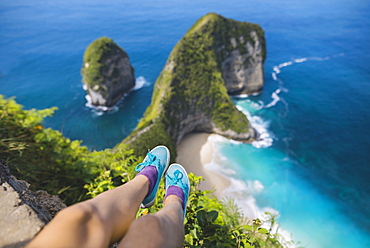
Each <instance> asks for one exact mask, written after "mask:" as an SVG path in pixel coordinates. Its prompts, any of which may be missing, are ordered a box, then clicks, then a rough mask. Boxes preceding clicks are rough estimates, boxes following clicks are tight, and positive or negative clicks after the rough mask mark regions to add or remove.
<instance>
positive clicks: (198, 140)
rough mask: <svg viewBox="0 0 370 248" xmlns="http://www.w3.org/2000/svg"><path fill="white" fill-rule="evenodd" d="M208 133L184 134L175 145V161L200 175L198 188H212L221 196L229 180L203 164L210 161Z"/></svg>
mask: <svg viewBox="0 0 370 248" xmlns="http://www.w3.org/2000/svg"><path fill="white" fill-rule="evenodd" d="M210 135H212V134H208V133H191V134H188V135H187V136H185V138H184V139H183V140H182V141H181V142H180V144H179V145H178V147H177V158H176V162H177V163H179V164H181V165H182V166H184V168H185V169H186V171H187V172H188V173H190V172H193V173H194V174H195V175H197V176H202V177H203V178H204V179H205V180H204V181H202V182H201V184H200V189H202V190H212V191H214V195H215V196H216V197H218V198H221V197H222V191H223V190H224V189H225V188H227V187H228V186H229V185H230V181H229V180H228V179H227V178H226V177H224V176H222V175H221V174H219V173H216V172H213V171H210V170H207V169H205V168H204V165H205V164H208V163H211V162H212V156H213V153H214V150H213V148H212V144H211V143H210V142H209V141H208V137H209V136H210Z"/></svg>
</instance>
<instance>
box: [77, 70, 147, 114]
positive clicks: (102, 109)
mask: <svg viewBox="0 0 370 248" xmlns="http://www.w3.org/2000/svg"><path fill="white" fill-rule="evenodd" d="M147 86H150V82H148V81H146V80H145V78H144V77H143V76H139V77H138V78H136V81H135V86H134V88H133V89H131V91H136V90H140V89H141V88H143V87H147ZM82 87H83V89H84V90H87V86H86V85H85V84H83V86H82ZM131 91H129V92H128V93H126V94H124V95H123V97H122V98H121V99H120V100H119V101H118V102H117V103H116V104H115V105H114V106H112V107H106V106H94V105H93V104H92V101H91V97H90V96H89V95H86V96H85V99H86V104H85V106H86V107H88V108H91V109H92V113H93V115H94V116H95V117H97V116H101V115H103V114H105V113H108V114H112V113H115V112H117V111H118V110H119V106H120V104H121V103H122V102H123V100H124V98H125V97H126V96H127V95H128V94H129V93H130V92H131Z"/></svg>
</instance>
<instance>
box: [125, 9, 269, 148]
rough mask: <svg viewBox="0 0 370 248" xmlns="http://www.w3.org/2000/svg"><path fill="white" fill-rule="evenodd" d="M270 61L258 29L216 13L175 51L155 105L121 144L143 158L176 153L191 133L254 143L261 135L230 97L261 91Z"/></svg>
mask: <svg viewBox="0 0 370 248" xmlns="http://www.w3.org/2000/svg"><path fill="white" fill-rule="evenodd" d="M265 56H266V47H265V38H264V32H263V30H262V28H261V27H260V26H259V25H257V24H251V23H246V22H238V21H234V20H231V19H226V18H224V17H222V16H220V15H217V14H214V13H210V14H207V15H205V16H204V17H202V18H200V19H199V20H198V21H197V22H196V23H195V24H194V25H193V26H192V27H191V28H190V30H189V31H188V32H187V33H186V34H185V36H184V37H183V38H182V39H181V40H180V41H179V42H178V43H177V45H176V46H175V47H174V48H173V50H172V52H171V54H170V56H169V58H168V60H167V62H166V64H165V66H164V69H163V70H162V72H161V74H160V76H159V77H158V79H157V81H156V83H155V85H154V92H153V96H152V102H151V104H150V106H149V107H148V108H147V110H146V112H145V114H144V117H143V118H142V119H141V121H140V122H139V124H138V126H137V127H136V129H135V130H134V131H133V132H132V133H131V134H130V135H129V136H128V137H127V138H126V139H125V140H124V141H123V142H122V143H125V144H128V145H129V146H131V147H132V148H134V149H136V151H137V152H139V153H143V154H144V153H145V150H146V149H148V148H150V147H153V146H155V145H157V144H166V145H167V146H169V147H170V148H172V150H175V147H176V145H177V144H178V143H179V142H180V141H181V139H182V138H183V137H184V135H186V134H187V133H190V132H209V133H217V134H220V135H223V136H226V137H228V138H231V139H235V140H241V141H251V140H253V139H255V138H256V136H257V135H258V134H257V133H256V131H255V130H254V129H253V128H252V127H251V125H250V123H249V122H248V120H247V118H246V117H245V115H244V114H242V113H241V112H240V111H239V110H238V109H237V108H236V107H235V105H234V104H233V102H232V100H231V98H230V96H229V95H228V93H229V94H240V93H248V94H251V93H258V92H260V91H261V89H262V87H263V62H264V60H265ZM170 150H171V149H170Z"/></svg>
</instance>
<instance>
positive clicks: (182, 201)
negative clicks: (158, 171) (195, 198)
mask: <svg viewBox="0 0 370 248" xmlns="http://www.w3.org/2000/svg"><path fill="white" fill-rule="evenodd" d="M165 184H166V198H165V201H164V207H163V208H162V209H161V210H160V211H158V212H157V213H155V214H153V215H145V216H143V217H140V218H139V219H137V220H135V221H134V222H133V223H132V224H131V226H130V228H129V230H128V232H127V234H126V236H125V237H124V238H123V240H122V241H121V243H120V244H119V247H120V248H131V247H133V248H134V247H135V248H136V247H146V248H158V247H160V248H163V247H168V248H176V247H182V245H183V242H184V217H185V213H184V211H185V210H186V204H187V201H188V196H189V190H190V182H189V179H188V176H187V173H186V171H185V169H184V168H183V167H182V166H181V165H179V164H172V165H171V166H170V167H169V168H168V171H167V173H166V179H165Z"/></svg>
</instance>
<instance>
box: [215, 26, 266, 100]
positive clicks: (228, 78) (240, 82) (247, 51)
mask: <svg viewBox="0 0 370 248" xmlns="http://www.w3.org/2000/svg"><path fill="white" fill-rule="evenodd" d="M257 31H259V32H261V31H260V30H258V28H257V27H256V30H252V31H250V33H249V37H250V39H249V40H246V39H245V38H244V36H239V37H231V38H230V43H231V46H232V48H233V50H231V51H228V52H226V53H227V55H226V58H224V59H223V61H222V75H223V78H224V80H225V86H226V88H227V90H228V92H229V94H232V95H235V94H254V93H259V92H260V91H261V90H262V88H263V85H264V80H263V63H264V61H265V53H266V52H265V51H266V48H265V41H264V36H263V35H257ZM245 34H248V32H246V33H245ZM238 46H243V47H244V49H242V51H241V49H238Z"/></svg>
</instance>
